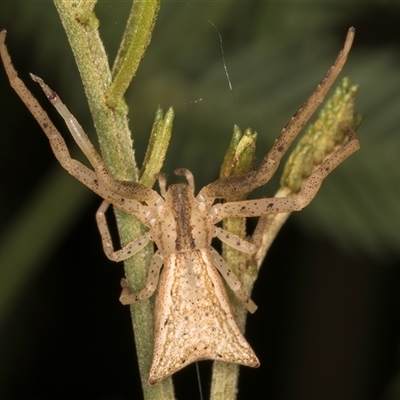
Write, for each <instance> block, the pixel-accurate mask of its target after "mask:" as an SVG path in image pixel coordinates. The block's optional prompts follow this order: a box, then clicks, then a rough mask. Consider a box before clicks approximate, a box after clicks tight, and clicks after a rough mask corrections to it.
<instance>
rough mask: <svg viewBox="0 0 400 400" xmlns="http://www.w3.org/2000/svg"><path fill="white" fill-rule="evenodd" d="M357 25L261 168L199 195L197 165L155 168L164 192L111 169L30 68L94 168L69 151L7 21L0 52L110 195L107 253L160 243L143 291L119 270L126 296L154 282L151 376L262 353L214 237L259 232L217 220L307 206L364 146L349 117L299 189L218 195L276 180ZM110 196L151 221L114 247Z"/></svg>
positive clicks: (57, 150) (250, 362)
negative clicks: (340, 137) (21, 63)
mask: <svg viewBox="0 0 400 400" xmlns="http://www.w3.org/2000/svg"><path fill="white" fill-rule="evenodd" d="M354 32H355V30H354V28H350V29H349V31H348V33H347V37H346V40H345V44H344V47H343V49H342V50H341V51H340V53H339V55H338V57H337V59H336V61H335V62H334V64H333V65H332V67H331V68H330V69H329V70H328V72H327V74H326V76H325V78H324V79H323V80H322V81H321V83H320V84H319V85H318V87H317V89H316V90H315V92H314V93H313V94H312V95H311V96H310V97H309V98H308V100H307V101H306V103H305V104H304V105H303V106H302V107H301V108H300V109H299V110H298V111H297V113H296V114H295V115H294V116H293V117H292V118H291V120H290V121H289V123H288V124H287V126H286V127H285V128H283V130H282V132H281V134H280V136H279V137H278V138H277V139H276V141H275V143H274V145H273V146H272V148H271V149H270V150H269V152H268V153H267V155H266V156H265V157H264V159H263V160H262V162H261V164H260V166H259V167H258V169H256V170H254V171H252V172H249V173H246V174H243V175H240V176H235V177H228V178H222V179H218V180H216V181H215V182H213V183H210V184H209V185H207V186H205V187H203V188H202V189H201V190H200V191H199V192H198V194H197V195H195V187H194V178H193V175H192V174H191V172H190V171H189V170H187V169H184V168H181V169H178V170H176V171H175V174H177V175H181V176H184V177H185V178H186V181H187V183H178V184H173V185H170V186H168V187H167V183H166V177H165V175H163V174H160V175H159V178H158V180H159V186H160V193H161V194H158V193H157V192H156V191H154V190H153V189H151V188H149V187H146V186H144V185H142V184H140V183H136V182H126V181H120V180H116V179H114V178H113V176H112V175H111V173H110V172H109V171H108V169H107V168H106V166H105V164H104V162H103V160H102V159H101V157H100V155H99V154H98V153H97V151H96V150H95V148H94V147H93V145H92V144H91V142H90V141H89V139H88V137H87V136H86V134H85V132H84V131H83V129H82V127H81V126H80V125H79V123H78V121H77V120H76V119H75V117H74V116H73V115H72V114H71V113H70V112H69V111H68V109H67V107H66V106H65V105H64V104H63V103H62V102H61V100H60V98H59V97H58V95H57V94H56V93H55V92H54V91H53V90H51V89H50V88H49V87H48V86H47V85H46V84H45V83H44V82H43V80H42V79H41V78H39V77H37V76H36V75H33V74H30V75H31V78H32V79H33V80H34V81H35V82H37V83H39V85H40V86H41V88H42V89H43V91H44V93H45V95H46V97H47V98H48V100H49V101H50V102H51V104H52V105H53V106H54V107H55V108H56V110H57V111H58V112H59V113H60V115H61V116H62V117H63V119H64V120H65V123H66V125H67V127H68V129H69V131H70V132H71V134H72V136H73V138H74V139H75V141H76V143H77V144H78V146H79V147H80V149H81V150H82V152H83V153H84V154H85V156H86V157H87V158H88V160H89V162H90V164H91V165H92V167H93V170H91V169H89V168H87V167H86V166H84V165H83V164H81V163H80V162H78V161H77V160H74V159H72V158H71V156H70V153H69V151H68V148H67V146H66V144H65V141H64V139H63V138H62V136H61V135H60V133H59V132H58V130H57V129H56V128H55V126H54V125H53V123H52V122H51V120H50V119H49V117H48V116H47V114H46V112H45V111H44V110H43V108H42V107H41V106H40V105H39V103H38V102H37V100H36V99H35V98H34V97H33V95H32V94H31V93H30V92H29V90H28V89H27V87H26V86H25V84H24V83H23V82H22V80H20V79H19V78H18V76H17V72H16V70H15V69H14V67H13V65H12V62H11V59H10V56H9V54H8V51H7V48H6V46H5V44H4V42H5V37H6V31H4V30H3V31H2V32H1V33H0V53H1V58H2V61H3V64H4V67H5V70H6V73H7V75H8V78H9V80H10V84H11V86H12V87H13V88H14V90H15V91H16V93H17V94H18V96H19V97H20V98H21V99H22V101H23V102H24V103H25V104H26V106H27V107H28V109H29V110H30V112H31V113H32V114H33V116H34V117H35V119H36V120H37V121H38V123H39V124H40V126H41V127H42V129H43V131H44V132H45V134H46V136H47V137H48V139H49V141H50V145H51V148H52V150H53V152H54V154H55V156H56V158H57V159H58V161H59V162H60V164H61V165H62V166H63V168H65V169H66V170H67V171H68V172H69V173H70V174H71V175H73V176H74V177H75V178H76V179H78V180H79V181H80V182H82V183H83V184H84V185H86V186H87V187H88V188H89V189H91V190H92V191H94V192H95V193H97V194H98V195H99V196H100V197H102V198H103V199H104V201H103V202H102V204H101V206H100V208H99V209H98V211H97V213H96V219H97V223H98V228H99V231H100V234H101V240H102V245H103V248H104V252H105V254H106V256H107V257H108V258H109V259H111V260H113V261H122V260H125V259H127V258H129V257H131V256H132V255H134V254H135V253H137V252H138V251H140V250H141V249H142V248H143V247H144V246H146V244H147V243H148V242H149V241H153V242H154V243H155V244H156V246H157V250H156V251H155V253H154V255H153V258H152V260H151V264H150V269H149V273H148V278H147V283H146V286H145V288H144V289H142V290H141V291H139V292H138V293H130V291H129V288H128V284H127V282H126V281H125V280H122V282H121V285H122V287H123V290H122V294H121V297H120V300H121V302H122V303H123V304H132V303H134V302H137V301H141V300H144V299H147V298H149V297H150V296H152V294H153V293H154V292H155V291H156V289H157V296H156V301H155V316H154V318H155V332H154V353H153V361H152V365H151V368H150V373H149V380H148V381H149V384H155V383H156V382H158V381H160V380H162V379H164V378H165V377H166V376H169V375H171V374H173V373H174V372H176V371H177V370H179V369H181V368H183V367H184V366H186V365H188V364H189V363H191V362H194V361H197V360H201V359H214V360H220V361H226V362H233V363H238V364H243V365H247V366H251V367H258V366H259V361H258V359H257V357H256V355H255V354H254V352H253V350H252V349H251V347H250V345H249V344H248V343H247V341H246V340H245V339H244V337H243V335H242V333H241V332H240V330H239V328H238V326H237V325H236V322H235V320H234V317H233V315H232V312H231V309H230V305H229V300H228V298H227V295H226V290H225V288H224V286H223V283H222V280H221V277H220V275H222V277H223V278H224V279H225V281H226V282H227V284H228V286H229V287H230V288H231V289H232V291H233V292H234V293H235V295H236V296H237V297H238V298H239V300H240V301H241V302H242V303H243V305H244V306H245V307H246V308H247V309H248V311H250V312H251V313H253V312H254V311H255V310H256V308H257V306H256V305H255V304H254V302H253V301H252V300H251V299H250V298H249V296H248V295H247V293H245V291H244V289H243V287H242V284H241V282H240V281H239V280H238V279H237V278H236V277H235V275H234V274H233V273H232V271H231V270H230V268H229V266H228V265H227V264H226V263H225V261H224V260H223V259H222V257H221V256H220V255H219V254H218V252H217V251H216V250H214V249H213V248H212V247H211V240H212V239H213V238H214V237H217V238H219V239H220V240H221V241H222V242H224V243H226V244H227V245H229V246H231V247H233V248H235V249H238V250H240V251H242V252H245V253H249V254H254V253H255V252H256V251H257V246H256V245H255V244H254V243H259V240H258V239H259V238H254V240H253V243H250V242H248V241H246V240H244V239H241V238H239V237H238V236H235V235H233V234H231V233H229V232H227V231H225V230H223V229H222V228H220V227H218V226H216V224H217V223H219V222H220V221H222V220H223V219H224V218H226V217H254V216H265V215H269V214H278V213H283V212H291V211H298V210H301V209H302V208H304V207H305V206H307V205H308V204H309V203H310V201H311V200H312V199H313V198H314V196H315V195H316V193H317V192H318V190H319V188H320V186H321V183H322V181H323V180H324V179H325V178H326V176H327V175H328V174H329V173H330V172H331V171H333V170H334V169H335V168H336V167H337V166H338V165H339V164H341V163H342V162H343V161H344V160H345V159H346V158H347V157H349V156H350V155H351V154H352V153H353V152H354V151H356V150H357V149H358V148H359V141H358V138H357V135H356V133H355V132H354V130H352V129H351V128H350V127H344V128H343V129H345V131H346V133H347V141H346V142H345V144H344V145H342V146H341V147H340V148H339V149H337V150H336V151H335V152H334V153H333V154H332V155H331V156H330V157H328V158H327V159H326V160H325V161H323V162H322V164H321V165H320V166H319V167H318V168H317V169H316V170H315V171H314V172H313V173H312V174H311V175H310V176H309V177H308V178H307V179H306V181H305V183H304V185H303V187H302V189H301V190H300V191H299V192H298V193H297V194H294V195H292V196H290V197H281V198H277V197H274V198H262V199H256V200H243V201H235V202H226V203H221V202H215V201H216V199H224V198H229V197H233V196H239V195H243V194H247V193H250V192H251V191H252V190H254V189H256V188H258V187H260V186H262V185H264V184H266V183H267V182H268V181H269V180H270V178H271V177H272V176H273V175H274V173H275V171H276V170H277V168H278V165H279V162H280V160H281V159H282V157H283V155H284V154H285V152H286V151H287V149H288V147H289V146H290V145H291V143H292V142H293V140H294V139H295V138H296V136H297V135H298V134H299V132H300V130H301V129H302V128H303V126H304V125H305V124H306V122H307V121H308V120H309V119H310V117H311V116H312V114H313V113H314V112H315V111H316V109H317V108H318V106H319V105H320V104H321V103H322V101H323V100H324V98H325V96H326V94H327V92H328V90H329V89H330V87H331V86H332V84H333V82H334V81H335V80H336V78H337V76H338V75H339V73H340V71H341V69H342V68H343V66H344V64H345V62H346V59H347V56H348V53H349V51H350V48H351V45H352V42H353V38H354ZM110 204H112V205H113V206H114V207H117V208H119V209H121V210H123V211H125V212H126V213H129V214H133V215H134V216H135V217H137V218H138V219H139V220H140V221H141V222H142V223H143V224H144V225H145V226H147V227H148V228H149V229H148V231H147V232H146V233H145V234H143V235H141V236H140V237H138V238H136V239H135V240H133V241H132V242H131V243H129V244H127V245H126V246H124V247H123V248H122V249H120V250H116V251H115V250H114V247H113V243H112V239H111V235H110V232H109V229H108V226H107V221H106V217H105V213H106V211H107V209H108V207H109V205H110Z"/></svg>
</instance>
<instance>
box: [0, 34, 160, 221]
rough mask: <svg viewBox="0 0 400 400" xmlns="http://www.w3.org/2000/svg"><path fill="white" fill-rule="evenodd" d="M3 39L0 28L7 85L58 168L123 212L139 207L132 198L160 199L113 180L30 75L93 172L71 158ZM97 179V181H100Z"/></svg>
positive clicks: (62, 107) (137, 186) (58, 102)
mask: <svg viewBox="0 0 400 400" xmlns="http://www.w3.org/2000/svg"><path fill="white" fill-rule="evenodd" d="M5 38H6V31H5V30H3V31H1V32H0V56H1V59H2V61H3V64H4V68H5V71H6V73H7V76H8V79H9V81H10V85H11V87H12V88H13V89H14V90H15V92H16V93H17V95H18V96H19V97H20V98H21V100H22V101H23V102H24V104H25V105H26V107H27V108H28V109H29V111H30V112H31V114H32V115H33V117H34V118H35V119H36V121H37V122H38V123H39V125H40V127H41V128H42V130H43V131H44V133H45V134H46V136H47V138H48V139H49V141H50V146H51V148H52V150H53V152H54V155H55V156H56V158H57V160H58V161H59V163H60V164H61V165H62V167H63V168H64V169H66V170H67V171H68V172H69V173H70V174H71V175H72V176H74V177H75V178H76V179H78V180H79V181H80V182H82V183H83V184H84V185H86V186H88V187H89V188H90V189H91V190H93V191H94V192H95V193H97V194H99V195H100V196H101V197H103V198H105V199H107V200H109V201H110V202H111V203H113V204H114V205H116V206H117V207H119V208H121V209H123V210H124V211H126V212H131V213H132V210H134V209H136V208H137V207H138V205H139V206H140V203H138V202H137V201H136V202H135V201H134V200H133V199H135V200H139V201H148V202H149V203H151V204H155V203H158V202H160V201H162V199H161V197H160V196H159V195H158V194H157V192H155V191H154V190H152V189H150V188H147V187H146V186H144V185H141V184H139V183H135V182H123V181H118V180H115V179H114V178H113V177H112V176H111V174H110V173H109V171H108V170H107V168H106V166H105V165H104V162H103V160H102V159H101V157H100V155H99V154H98V153H97V152H96V150H95V148H94V147H93V145H92V144H91V143H90V141H89V138H88V137H87V136H86V134H85V133H84V131H83V129H82V127H81V126H80V125H79V123H78V121H77V120H76V119H75V117H74V116H73V115H72V114H71V113H70V112H69V111H68V109H67V107H66V106H65V105H64V104H63V103H62V102H61V100H60V98H59V97H58V96H57V94H56V93H55V92H54V91H52V90H51V89H50V88H49V87H48V86H47V85H46V84H45V83H44V82H43V80H42V79H40V78H39V77H37V76H35V75H33V74H31V77H32V79H33V80H34V81H36V82H38V83H39V84H40V86H41V87H42V89H43V91H44V92H45V94H46V97H47V98H48V99H49V101H50V102H51V103H52V105H53V106H54V107H55V108H56V109H57V111H58V112H59V113H60V115H61V116H62V117H63V118H64V120H65V122H66V124H67V126H68V129H69V130H70V132H71V134H72V136H73V137H74V139H75V141H76V142H77V144H78V145H79V147H80V148H81V149H82V151H83V152H84V154H85V155H86V156H87V157H88V159H89V161H90V163H91V164H92V166H93V167H94V169H95V172H96V173H93V171H91V170H90V169H88V168H87V167H85V166H84V165H83V164H81V163H80V162H79V161H77V160H74V159H72V158H71V155H70V153H69V150H68V148H67V145H66V143H65V141H64V139H63V138H62V136H61V134H60V132H59V131H58V130H57V128H56V127H55V126H54V124H53V123H52V121H51V120H50V118H49V116H48V115H47V113H46V111H44V110H43V108H42V106H41V105H40V104H39V102H38V101H37V100H36V98H35V97H34V96H33V95H32V93H31V92H30V91H29V89H28V88H27V87H26V86H25V84H24V82H23V81H22V80H21V79H20V78H19V77H18V74H17V71H16V70H15V68H14V66H13V64H12V61H11V58H10V55H9V53H8V50H7V47H6V45H5V43H4V42H5ZM99 181H101V183H100V182H99ZM121 197H123V198H125V199H131V200H129V201H128V202H127V203H129V204H128V205H127V206H126V204H125V206H124V201H123V200H124V199H122V198H121ZM128 210H131V211H128ZM133 213H134V214H135V215H136V213H135V211H133Z"/></svg>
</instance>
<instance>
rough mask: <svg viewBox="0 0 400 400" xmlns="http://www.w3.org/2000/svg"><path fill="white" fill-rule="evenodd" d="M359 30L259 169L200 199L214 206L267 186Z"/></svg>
mask: <svg viewBox="0 0 400 400" xmlns="http://www.w3.org/2000/svg"><path fill="white" fill-rule="evenodd" d="M354 34H355V29H354V28H350V29H349V30H348V32H347V36H346V40H345V43H344V47H343V49H342V50H341V51H340V52H339V55H338V56H337V58H336V60H335V62H334V63H333V65H332V66H331V68H330V69H329V70H328V72H327V73H326V75H325V77H324V79H322V81H321V82H320V83H319V85H318V86H317V88H316V90H315V92H314V93H313V94H311V96H310V97H309V98H308V99H307V101H306V102H305V103H304V105H303V106H302V107H301V108H300V109H299V110H298V111H297V112H296V114H295V115H294V116H293V117H292V118H291V119H290V121H289V123H288V124H287V125H286V126H285V127H284V128H283V129H282V132H281V134H280V135H279V137H278V138H277V139H276V141H275V143H274V145H273V147H272V148H271V150H270V151H269V152H268V153H267V155H266V156H265V157H264V159H263V160H262V162H261V164H260V166H259V167H258V169H257V170H256V171H252V172H249V173H246V174H243V175H240V176H234V177H228V178H223V179H219V180H216V181H215V182H212V183H210V184H209V185H207V186H205V187H204V188H203V189H201V191H200V193H199V195H198V198H199V199H200V200H202V201H205V202H207V203H208V204H209V205H211V204H212V203H213V202H214V199H215V198H227V197H232V196H238V195H241V194H246V193H249V192H251V191H252V190H254V189H256V188H257V187H259V186H262V185H265V184H266V183H267V182H268V181H269V180H270V179H271V177H272V176H273V175H274V173H275V171H276V169H277V168H278V166H279V162H280V160H281V158H282V157H283V155H284V154H285V152H286V151H287V149H288V148H289V146H290V145H291V144H292V142H293V140H294V139H295V138H296V136H297V135H298V133H299V132H300V131H301V129H302V128H303V127H304V125H305V124H306V123H307V122H308V120H309V119H310V118H311V116H312V115H313V114H314V112H315V111H316V109H317V108H318V107H319V106H320V105H321V103H322V102H323V100H324V98H325V96H326V95H327V93H328V91H329V89H330V88H331V86H332V84H333V83H334V82H335V80H336V78H337V77H338V75H339V73H340V71H341V70H342V68H343V66H344V64H345V63H346V60H347V56H348V54H349V51H350V48H351V45H352V43H353V39H354Z"/></svg>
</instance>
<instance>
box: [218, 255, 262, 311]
mask: <svg viewBox="0 0 400 400" xmlns="http://www.w3.org/2000/svg"><path fill="white" fill-rule="evenodd" d="M210 252H211V257H212V259H213V262H214V266H215V268H217V269H218V271H219V272H220V273H221V275H222V276H223V277H224V279H225V281H226V283H227V284H228V285H229V287H230V288H231V289H232V291H233V293H235V296H236V297H237V298H238V299H239V300H240V301H241V302H242V303H243V305H244V306H245V307H246V308H247V310H248V311H249V312H251V313H252V314H253V313H254V312H255V311H256V310H257V306H256V304H255V303H254V301H253V300H251V299H250V297H249V296H248V295H247V293H246V292H245V291H244V289H243V286H242V284H241V282H240V281H239V279H238V278H236V276H235V275H234V273H233V272H232V270H231V269H230V268H229V266H228V264H227V263H226V262H225V261H224V259H223V258H222V257H221V256H220V254H219V253H218V252H217V251H216V250H215V249H214V248H212V247H210Z"/></svg>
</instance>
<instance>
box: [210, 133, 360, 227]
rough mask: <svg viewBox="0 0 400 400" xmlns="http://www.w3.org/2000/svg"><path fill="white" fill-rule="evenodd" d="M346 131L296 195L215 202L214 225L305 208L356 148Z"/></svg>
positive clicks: (358, 145) (357, 144)
mask: <svg viewBox="0 0 400 400" xmlns="http://www.w3.org/2000/svg"><path fill="white" fill-rule="evenodd" d="M344 129H346V130H347V134H348V137H349V141H348V142H347V143H346V144H345V145H344V146H343V147H340V148H339V149H338V150H336V151H335V152H334V153H333V154H332V155H331V156H330V157H329V158H328V159H326V160H325V161H324V162H323V163H322V164H321V165H320V166H319V167H318V168H317V169H316V170H315V171H314V172H313V173H312V174H311V175H310V176H309V177H308V178H307V179H306V181H305V184H304V187H303V188H302V189H301V190H300V192H299V193H297V194H295V195H293V196H290V197H273V198H265V199H257V200H244V201H238V202H230V203H224V204H221V203H218V204H215V205H214V206H213V207H212V214H213V215H214V216H215V220H216V222H218V221H220V220H221V219H223V218H225V217H256V216H262V215H268V214H279V213H284V212H291V211H299V210H301V209H302V208H304V207H305V206H307V205H308V204H309V203H310V202H311V200H312V199H313V198H314V196H315V195H316V194H317V192H318V189H319V188H320V186H321V184H322V181H323V180H324V179H325V178H326V177H327V176H328V175H329V174H330V173H331V172H332V171H333V170H334V169H335V168H336V167H337V166H338V165H340V164H341V163H342V162H343V161H344V160H345V159H346V158H347V157H349V156H350V155H351V154H353V153H354V152H355V151H356V150H358V149H359V148H360V143H359V140H358V137H357V134H356V132H355V131H354V130H353V129H351V128H350V127H347V128H344Z"/></svg>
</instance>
